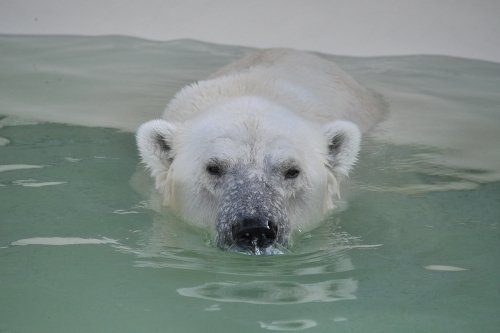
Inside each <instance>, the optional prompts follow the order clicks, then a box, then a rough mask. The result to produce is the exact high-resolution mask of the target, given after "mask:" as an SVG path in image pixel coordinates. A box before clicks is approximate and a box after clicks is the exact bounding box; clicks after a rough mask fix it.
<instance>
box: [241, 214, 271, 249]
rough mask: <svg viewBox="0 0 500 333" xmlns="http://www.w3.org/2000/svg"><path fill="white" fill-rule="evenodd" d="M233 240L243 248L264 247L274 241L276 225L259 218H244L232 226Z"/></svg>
mask: <svg viewBox="0 0 500 333" xmlns="http://www.w3.org/2000/svg"><path fill="white" fill-rule="evenodd" d="M232 232H233V241H234V242H235V244H236V245H238V246H240V247H242V248H245V249H255V248H266V247H268V246H270V245H272V244H274V242H275V241H276V237H277V235H278V225H277V224H276V223H274V222H273V221H269V220H262V219H259V218H244V219H242V220H241V221H239V222H238V223H236V224H235V225H233V228H232Z"/></svg>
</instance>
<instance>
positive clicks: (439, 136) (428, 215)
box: [0, 36, 500, 332]
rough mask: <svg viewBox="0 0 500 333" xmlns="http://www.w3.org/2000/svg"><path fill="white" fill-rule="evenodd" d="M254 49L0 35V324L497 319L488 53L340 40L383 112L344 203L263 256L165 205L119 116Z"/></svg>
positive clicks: (250, 328)
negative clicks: (357, 45)
mask: <svg viewBox="0 0 500 333" xmlns="http://www.w3.org/2000/svg"><path fill="white" fill-rule="evenodd" d="M248 51H250V50H249V49H246V48H240V47H230V46H220V45H212V44H204V43H198V42H194V41H175V42H163V43H159V42H151V41H145V40H139V39H132V38H123V37H121V38H119V37H93V38H84V37H14V36H1V37H0V53H1V56H0V115H2V116H0V332H207V331H210V332H265V331H269V330H285V331H286V330H304V331H307V332H406V331H408V332H498V330H499V329H500V319H499V318H500V317H499V316H498V314H499V313H500V265H499V262H500V260H499V259H500V232H499V219H500V149H499V148H498V143H499V142H500V109H499V108H500V107H499V105H500V64H495V63H487V62H481V61H476V60H467V59H456V58H450V57H438V56H408V57H383V58H368V59H359V58H348V57H334V58H335V59H336V60H337V61H338V62H339V64H341V65H342V66H343V67H344V68H346V69H347V70H348V71H349V72H351V73H352V74H353V75H354V76H355V77H356V78H357V79H358V80H359V81H361V82H363V83H364V84H366V85H368V86H370V87H372V88H374V89H377V90H378V91H380V92H382V93H383V94H384V95H385V96H386V98H387V99H388V102H389V104H390V105H391V115H390V117H389V118H388V119H387V120H386V121H385V122H384V123H382V124H381V126H380V127H379V128H378V129H377V130H376V131H375V132H374V133H372V134H371V135H370V136H369V137H367V138H366V140H365V142H364V145H363V149H362V152H361V158H360V161H359V163H358V165H357V167H356V169H355V171H354V173H353V174H352V176H351V179H350V181H349V183H348V184H344V186H343V187H342V190H343V191H342V192H343V193H345V194H344V196H343V199H344V200H345V203H344V204H343V205H341V206H342V209H339V211H337V212H334V213H332V214H330V215H329V216H327V217H326V218H325V222H324V223H323V224H322V225H321V227H319V228H317V229H315V230H312V231H310V232H303V233H302V234H299V235H296V237H295V239H294V246H293V247H292V248H291V249H290V252H289V253H287V254H284V255H279V256H267V257H255V256H246V255H241V254H236V253H226V252H222V251H220V250H218V249H216V248H214V247H213V246H212V245H211V243H210V236H209V235H208V234H207V232H206V231H205V230H200V229H197V228H195V227H192V226H189V225H186V224H185V223H183V222H182V221H179V220H178V219H176V218H175V217H173V216H172V215H170V214H169V213H168V212H167V211H160V210H159V209H158V205H157V204H156V201H157V197H156V196H155V195H154V193H153V191H152V187H151V181H150V180H149V179H148V176H147V174H146V173H145V172H144V170H142V168H141V167H140V166H139V163H138V158H137V153H136V148H135V143H134V135H133V133H132V132H131V131H132V130H133V129H134V128H136V126H137V125H138V124H139V123H140V122H142V121H144V120H148V119H152V118H154V117H157V116H158V115H159V114H161V112H162V109H163V108H164V106H165V104H166V103H167V101H168V100H169V98H171V96H172V95H173V94H174V93H175V92H176V91H177V90H178V89H179V88H180V87H182V86H183V85H184V84H186V83H189V82H192V81H195V80H197V79H201V78H203V77H205V76H206V75H208V74H209V73H210V72H211V71H213V70H215V69H216V68H218V67H220V66H221V65H224V64H226V63H228V62H230V61H231V60H233V59H236V58H237V57H239V56H241V55H242V54H245V53H246V52H248Z"/></svg>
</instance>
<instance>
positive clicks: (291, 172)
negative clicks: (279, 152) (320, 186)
mask: <svg viewBox="0 0 500 333" xmlns="http://www.w3.org/2000/svg"><path fill="white" fill-rule="evenodd" d="M299 174H300V170H299V169H298V168H296V167H292V168H290V169H288V170H286V171H285V179H294V178H297V177H298V176H299Z"/></svg>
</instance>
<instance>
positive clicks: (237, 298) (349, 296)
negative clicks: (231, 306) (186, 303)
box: [177, 279, 358, 304]
mask: <svg viewBox="0 0 500 333" xmlns="http://www.w3.org/2000/svg"><path fill="white" fill-rule="evenodd" d="M357 289H358V282H357V281H355V280H353V279H338V280H326V281H322V282H316V283H299V282H295V281H250V282H211V283H205V284H202V285H200V286H195V287H190V288H179V289H177V292H178V293H179V294H180V295H182V296H186V297H194V298H201V299H207V300H213V301H219V302H239V303H250V304H300V303H310V302H334V301H341V300H353V299H356V296H355V295H354V293H355V292H356V290H357Z"/></svg>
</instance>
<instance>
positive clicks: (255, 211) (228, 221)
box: [215, 168, 290, 254]
mask: <svg viewBox="0 0 500 333" xmlns="http://www.w3.org/2000/svg"><path fill="white" fill-rule="evenodd" d="M284 202H285V200H284V198H283V195H281V194H280V193H279V191H277V190H276V189H275V188H273V186H271V184H270V182H269V181H268V180H267V179H266V176H265V175H256V174H252V173H251V172H250V173H249V172H248V171H246V170H245V169H244V168H240V169H239V170H235V171H233V172H231V174H229V175H226V180H225V182H224V185H223V189H222V196H221V201H220V204H219V209H218V216H217V224H216V235H215V238H216V243H217V246H219V247H220V248H222V249H230V250H233V251H243V252H251V253H253V254H258V253H266V252H269V249H270V248H274V247H276V246H277V247H286V246H287V245H288V242H289V234H290V222H289V220H288V214H287V213H286V211H285V207H284Z"/></svg>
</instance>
